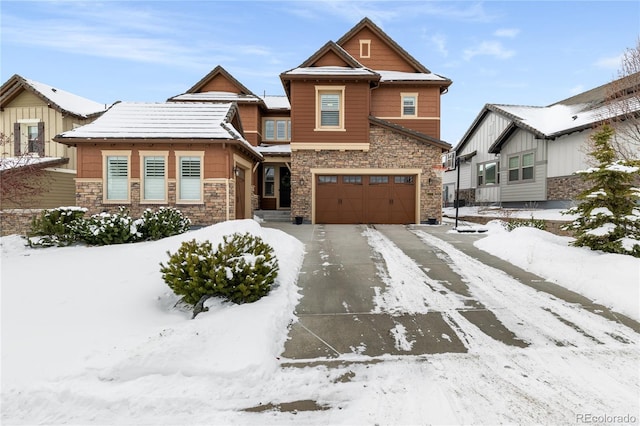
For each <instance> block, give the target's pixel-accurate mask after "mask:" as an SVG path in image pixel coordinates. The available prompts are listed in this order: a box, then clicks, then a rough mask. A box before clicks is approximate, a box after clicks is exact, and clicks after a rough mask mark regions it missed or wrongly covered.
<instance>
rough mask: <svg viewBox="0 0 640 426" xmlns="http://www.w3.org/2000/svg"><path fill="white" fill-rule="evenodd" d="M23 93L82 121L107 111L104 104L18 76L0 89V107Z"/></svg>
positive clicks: (13, 77) (14, 76)
mask: <svg viewBox="0 0 640 426" xmlns="http://www.w3.org/2000/svg"><path fill="white" fill-rule="evenodd" d="M24 91H27V92H30V93H32V94H33V95H35V96H37V97H38V98H39V99H40V100H42V102H43V103H45V104H46V105H47V106H49V107H51V108H53V109H55V110H56V111H58V112H60V113H62V114H65V115H72V116H75V117H78V118H83V119H84V118H88V117H91V116H95V115H99V114H102V113H103V112H104V111H105V110H106V109H107V105H105V104H101V103H98V102H95V101H92V100H90V99H87V98H83V97H81V96H78V95H74V94H73V93H70V92H67V91H65V90H61V89H58V88H55V87H53V86H49V85H47V84H44V83H40V82H37V81H34V80H29V79H26V78H24V77H21V76H19V75H18V74H15V75H13V76H12V77H11V78H10V79H9V80H7V81H6V82H5V83H4V84H3V85H2V87H0V107H1V108H5V107H6V106H8V105H9V103H11V101H12V100H14V99H15V98H16V97H17V96H18V95H20V94H21V93H23V92H24Z"/></svg>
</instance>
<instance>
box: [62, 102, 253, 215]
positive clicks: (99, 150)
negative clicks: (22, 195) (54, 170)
mask: <svg viewBox="0 0 640 426" xmlns="http://www.w3.org/2000/svg"><path fill="white" fill-rule="evenodd" d="M54 140H55V141H56V142H60V143H64V144H66V145H70V146H75V147H76V148H77V151H78V176H77V179H76V192H77V193H78V200H77V204H78V205H79V206H82V207H86V208H88V209H89V213H98V212H103V211H111V212H113V211H115V210H117V209H118V208H119V206H125V207H127V208H128V209H129V211H130V213H131V214H132V215H140V214H141V213H142V212H143V211H144V210H145V209H147V208H157V207H160V206H172V207H177V208H179V209H180V210H181V211H183V213H185V215H187V216H188V217H189V218H190V219H191V220H192V222H193V223H194V224H196V225H203V224H211V223H215V222H220V221H225V220H229V219H245V218H251V217H253V216H252V211H253V209H252V206H251V175H252V172H253V170H254V169H255V167H256V165H257V163H258V162H260V161H261V160H262V155H261V154H260V153H259V152H258V151H257V150H256V149H255V147H253V146H252V145H251V144H250V143H249V142H248V141H247V140H246V139H245V138H244V137H243V136H242V124H241V121H240V116H239V114H238V106H237V105H236V104H235V103H203V102H165V103H129V102H126V103H116V104H115V105H113V106H112V107H111V108H110V109H109V110H107V111H106V112H105V113H104V114H103V115H102V116H101V117H99V118H98V119H97V120H95V121H94V122H93V123H91V124H88V125H86V126H82V127H79V128H76V129H74V130H70V131H67V132H63V133H61V134H60V135H58V136H56V137H55V138H54Z"/></svg>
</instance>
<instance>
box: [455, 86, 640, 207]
mask: <svg viewBox="0 0 640 426" xmlns="http://www.w3.org/2000/svg"><path fill="white" fill-rule="evenodd" d="M636 81H637V79H636ZM619 83H620V80H618V81H616V82H612V83H609V84H607V85H603V86H599V87H597V88H595V89H592V90H589V91H587V92H584V93H581V94H579V95H576V96H573V97H571V98H568V99H565V100H562V101H560V102H557V103H555V104H552V105H549V106H546V107H536V106H520V105H499V104H486V105H485V106H484V108H483V109H482V111H480V114H478V116H477V117H476V119H475V120H474V122H473V123H472V124H471V127H469V129H468V130H467V132H466V133H465V134H464V136H463V137H462V139H461V140H460V143H459V144H458V146H457V147H456V148H455V151H452V152H450V153H449V154H448V155H447V171H445V173H444V178H443V185H444V188H443V196H444V201H445V203H446V204H447V205H452V204H453V203H454V200H455V194H456V186H457V177H458V176H459V177H460V182H459V190H460V194H459V198H460V204H461V205H462V204H473V205H487V204H500V205H503V206H513V207H519V206H523V205H526V204H529V205H537V206H538V207H543V208H545V207H546V208H565V207H567V206H569V205H570V204H571V203H572V200H574V199H575V197H576V195H577V194H579V193H580V192H581V191H582V190H584V189H586V187H585V183H584V182H583V180H582V179H581V178H580V177H579V176H578V175H576V174H575V172H576V171H579V170H584V169H587V168H588V167H590V163H589V161H590V158H589V156H588V155H587V153H588V152H589V141H590V136H591V134H592V133H593V132H594V129H595V128H596V127H597V126H598V125H599V124H600V123H601V122H602V121H603V120H605V119H610V118H615V113H613V115H612V111H616V110H619V111H622V110H623V109H618V108H617V105H620V104H622V103H625V104H626V105H627V106H628V105H629V101H628V99H625V98H624V97H621V98H619V99H618V100H616V103H617V104H616V103H611V102H608V101H607V96H608V94H609V90H608V88H610V87H611V85H615V86H618V85H619ZM631 89H632V90H631V91H627V93H626V94H625V96H627V97H628V96H629V95H631V94H632V93H633V92H634V91H637V90H638V88H637V87H636V88H631ZM631 104H632V105H633V108H634V109H635V110H636V111H640V107H639V105H638V104H637V102H636V101H632V102H631ZM624 110H626V111H628V109H627V108H624ZM617 125H620V126H624V125H629V123H625V122H622V123H617ZM456 158H457V159H458V162H459V167H460V168H459V170H457V169H456Z"/></svg>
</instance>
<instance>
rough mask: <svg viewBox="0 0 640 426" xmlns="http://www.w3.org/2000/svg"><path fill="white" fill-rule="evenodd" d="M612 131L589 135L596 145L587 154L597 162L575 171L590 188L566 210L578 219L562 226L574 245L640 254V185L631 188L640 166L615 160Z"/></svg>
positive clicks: (601, 131) (605, 127)
mask: <svg viewBox="0 0 640 426" xmlns="http://www.w3.org/2000/svg"><path fill="white" fill-rule="evenodd" d="M613 133H614V131H613V129H612V128H611V127H609V126H603V128H602V129H601V130H600V131H598V132H596V133H594V135H593V136H592V140H593V142H594V145H595V148H594V150H593V151H592V152H590V153H589V155H591V156H592V157H594V158H595V159H596V160H597V162H598V165H597V166H596V167H592V168H590V169H588V170H584V171H580V172H577V173H579V174H580V175H581V176H582V177H583V179H585V180H586V181H587V182H590V183H591V187H590V188H589V189H587V190H586V191H584V192H582V193H581V194H580V195H578V197H577V198H578V200H579V201H580V204H579V205H578V206H576V207H573V208H571V209H569V210H567V211H566V212H565V213H567V214H571V215H577V216H578V218H577V219H576V220H574V221H573V222H572V223H571V224H569V225H566V226H565V227H564V229H567V230H571V231H574V235H575V237H576V239H575V241H574V242H573V245H575V246H586V247H589V248H591V249H592V250H602V251H604V252H608V253H621V254H630V255H632V256H635V257H640V206H639V205H638V202H639V201H640V188H637V187H634V182H637V181H638V176H639V175H640V173H639V171H640V167H639V164H636V163H634V162H629V161H616V160H615V152H614V150H613V148H612V147H611V144H610V142H609V140H610V138H611V137H612V136H613Z"/></svg>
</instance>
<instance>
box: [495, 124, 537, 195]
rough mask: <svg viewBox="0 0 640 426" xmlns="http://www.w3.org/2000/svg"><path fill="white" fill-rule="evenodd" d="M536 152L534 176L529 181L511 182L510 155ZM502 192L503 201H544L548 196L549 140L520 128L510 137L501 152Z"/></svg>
mask: <svg viewBox="0 0 640 426" xmlns="http://www.w3.org/2000/svg"><path fill="white" fill-rule="evenodd" d="M527 152H534V153H535V156H534V157H535V163H534V178H533V181H527V182H521V181H519V182H512V183H510V182H509V166H508V164H509V157H510V156H513V155H516V154H523V153H527ZM500 158H501V166H500V192H501V198H502V201H503V202H528V201H544V200H546V198H547V141H545V140H541V139H536V138H535V136H534V135H533V133H530V132H527V131H524V130H521V129H519V130H518V131H516V132H515V133H514V134H513V136H512V137H511V138H510V139H509V142H507V143H506V144H505V145H504V146H503V147H502V150H501V154H500Z"/></svg>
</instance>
